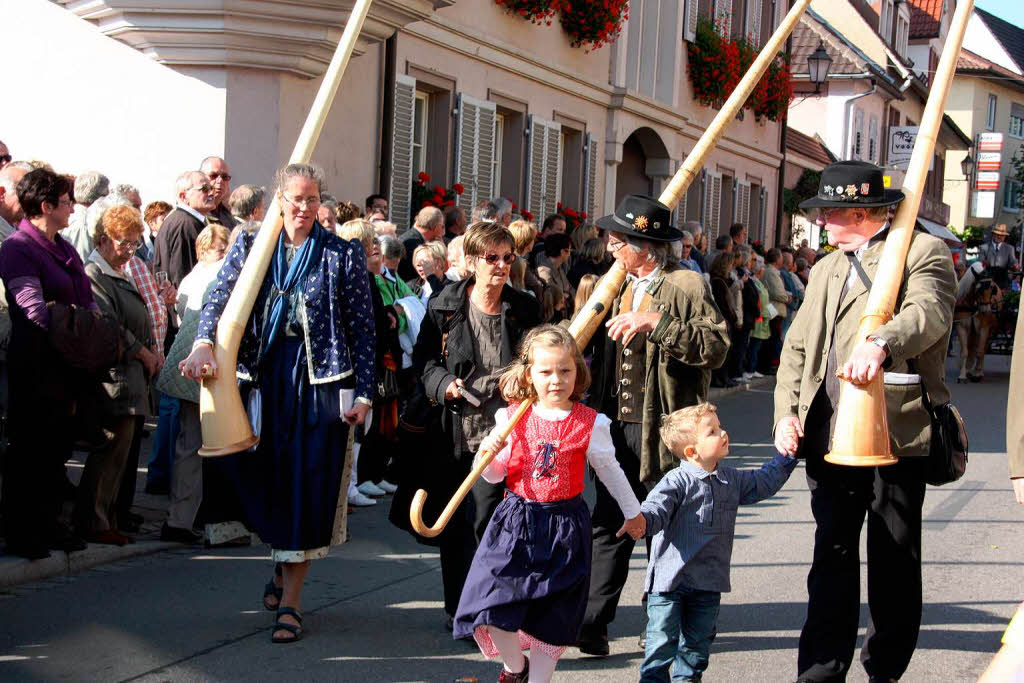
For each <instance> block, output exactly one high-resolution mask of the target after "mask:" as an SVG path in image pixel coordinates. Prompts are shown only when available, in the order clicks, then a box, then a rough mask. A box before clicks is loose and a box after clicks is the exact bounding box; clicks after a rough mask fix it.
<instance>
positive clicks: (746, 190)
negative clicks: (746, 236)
mask: <svg viewBox="0 0 1024 683" xmlns="http://www.w3.org/2000/svg"><path fill="white" fill-rule="evenodd" d="M735 188H736V205H735V208H734V209H733V214H732V215H733V217H734V221H735V222H736V223H742V224H743V225H744V226H746V228H747V231H748V233H749V232H750V183H749V182H747V181H746V180H740V179H739V178H737V179H736V184H735Z"/></svg>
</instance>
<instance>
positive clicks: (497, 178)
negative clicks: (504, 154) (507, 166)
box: [491, 114, 505, 197]
mask: <svg viewBox="0 0 1024 683" xmlns="http://www.w3.org/2000/svg"><path fill="white" fill-rule="evenodd" d="M504 139H505V115H504V114H495V115H494V155H493V157H492V160H491V169H492V170H491V182H492V186H491V196H492V197H500V196H501V148H502V147H503V145H502V141H504Z"/></svg>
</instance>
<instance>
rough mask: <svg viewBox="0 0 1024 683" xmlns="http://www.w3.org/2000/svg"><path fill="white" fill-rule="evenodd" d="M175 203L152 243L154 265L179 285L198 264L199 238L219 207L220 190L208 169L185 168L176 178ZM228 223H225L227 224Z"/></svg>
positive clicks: (172, 282)
mask: <svg viewBox="0 0 1024 683" xmlns="http://www.w3.org/2000/svg"><path fill="white" fill-rule="evenodd" d="M174 196H175V199H176V206H175V207H174V211H171V213H169V214H168V215H167V218H165V219H164V223H163V225H162V226H161V228H160V232H159V233H157V236H156V242H155V243H154V245H153V269H154V270H155V271H156V272H158V273H159V272H165V273H167V279H168V280H169V281H170V282H171V284H172V285H174V286H175V287H178V285H180V284H181V281H182V280H183V279H184V278H185V276H186V275H188V274H189V272H190V271H191V270H192V269H193V268H194V267H195V265H196V238H197V237H199V233H200V232H201V231H202V230H203V228H204V227H205V226H206V222H207V217H208V216H210V214H212V213H213V211H214V210H215V209H216V208H217V199H216V198H217V191H216V189H215V188H214V186H213V183H211V182H210V179H209V178H208V177H207V176H206V174H205V173H202V172H200V171H185V172H184V173H182V174H181V175H180V176H178V179H177V180H176V181H175V182H174ZM225 227H226V226H225Z"/></svg>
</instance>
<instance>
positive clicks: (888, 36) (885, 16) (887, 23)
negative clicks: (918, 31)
mask: <svg viewBox="0 0 1024 683" xmlns="http://www.w3.org/2000/svg"><path fill="white" fill-rule="evenodd" d="M892 15H893V0H882V16H881V17H880V18H879V20H878V34H879V35H880V36H882V40H884V41H885V42H889V41H890V40H892Z"/></svg>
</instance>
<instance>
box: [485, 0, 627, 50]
mask: <svg viewBox="0 0 1024 683" xmlns="http://www.w3.org/2000/svg"><path fill="white" fill-rule="evenodd" d="M494 2H495V3H496V4H497V5H499V6H501V7H502V8H504V9H505V11H507V12H508V13H509V14H514V15H516V16H518V17H522V18H523V19H526V20H527V21H530V22H532V23H534V24H538V25H541V24H543V25H545V26H550V25H551V23H552V20H553V19H554V16H555V15H556V14H558V15H559V23H561V24H562V28H563V29H565V32H566V33H568V34H569V41H570V44H571V45H572V46H573V47H584V48H586V50H587V52H590V51H592V50H597V49H600V48H602V47H604V46H605V45H607V44H608V43H611V42H613V41H614V40H615V39H616V38H617V37H618V36H619V33H620V32H621V31H622V21H623V20H624V19H628V18H629V0H600V2H597V1H595V0H494Z"/></svg>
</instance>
